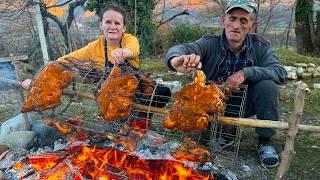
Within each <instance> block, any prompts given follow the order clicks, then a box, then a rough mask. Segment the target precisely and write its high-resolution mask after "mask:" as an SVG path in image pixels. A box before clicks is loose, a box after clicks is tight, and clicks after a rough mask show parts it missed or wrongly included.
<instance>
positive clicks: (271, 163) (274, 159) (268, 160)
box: [257, 144, 279, 168]
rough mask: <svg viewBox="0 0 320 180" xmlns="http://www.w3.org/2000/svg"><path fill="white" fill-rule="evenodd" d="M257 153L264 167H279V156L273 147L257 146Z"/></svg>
mask: <svg viewBox="0 0 320 180" xmlns="http://www.w3.org/2000/svg"><path fill="white" fill-rule="evenodd" d="M257 151H258V157H259V159H260V163H261V165H262V166H263V167H267V168H272V167H277V166H278V165H279V155H278V153H277V152H276V150H275V149H274V148H273V147H272V146H270V145H265V144H261V145H260V146H257Z"/></svg>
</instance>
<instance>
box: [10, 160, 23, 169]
mask: <svg viewBox="0 0 320 180" xmlns="http://www.w3.org/2000/svg"><path fill="white" fill-rule="evenodd" d="M23 167H24V164H23V163H21V162H16V163H14V165H13V169H15V170H21V169H23Z"/></svg>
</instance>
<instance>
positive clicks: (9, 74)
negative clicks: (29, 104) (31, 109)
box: [0, 62, 17, 90]
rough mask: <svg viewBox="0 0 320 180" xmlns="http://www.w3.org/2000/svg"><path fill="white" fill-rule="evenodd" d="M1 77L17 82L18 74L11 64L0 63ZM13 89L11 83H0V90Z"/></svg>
mask: <svg viewBox="0 0 320 180" xmlns="http://www.w3.org/2000/svg"><path fill="white" fill-rule="evenodd" d="M0 77H2V78H6V79H12V80H16V79H17V77H16V72H15V68H14V66H13V65H12V64H11V62H0ZM8 88H13V86H12V85H10V84H9V83H4V82H0V90H4V89H8Z"/></svg>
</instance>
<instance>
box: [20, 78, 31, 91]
mask: <svg viewBox="0 0 320 180" xmlns="http://www.w3.org/2000/svg"><path fill="white" fill-rule="evenodd" d="M21 86H22V88H23V89H29V88H30V86H31V79H26V80H24V81H23V82H22V83H21Z"/></svg>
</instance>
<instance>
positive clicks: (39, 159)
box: [28, 156, 63, 172]
mask: <svg viewBox="0 0 320 180" xmlns="http://www.w3.org/2000/svg"><path fill="white" fill-rule="evenodd" d="M62 159H63V157H58V156H53V157H46V156H33V157H29V158H28V162H29V163H30V164H31V165H32V166H33V168H34V169H35V170H36V171H37V172H38V171H41V170H49V169H51V168H52V167H53V166H55V165H56V164H57V163H58V162H60V161H61V160H62Z"/></svg>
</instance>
